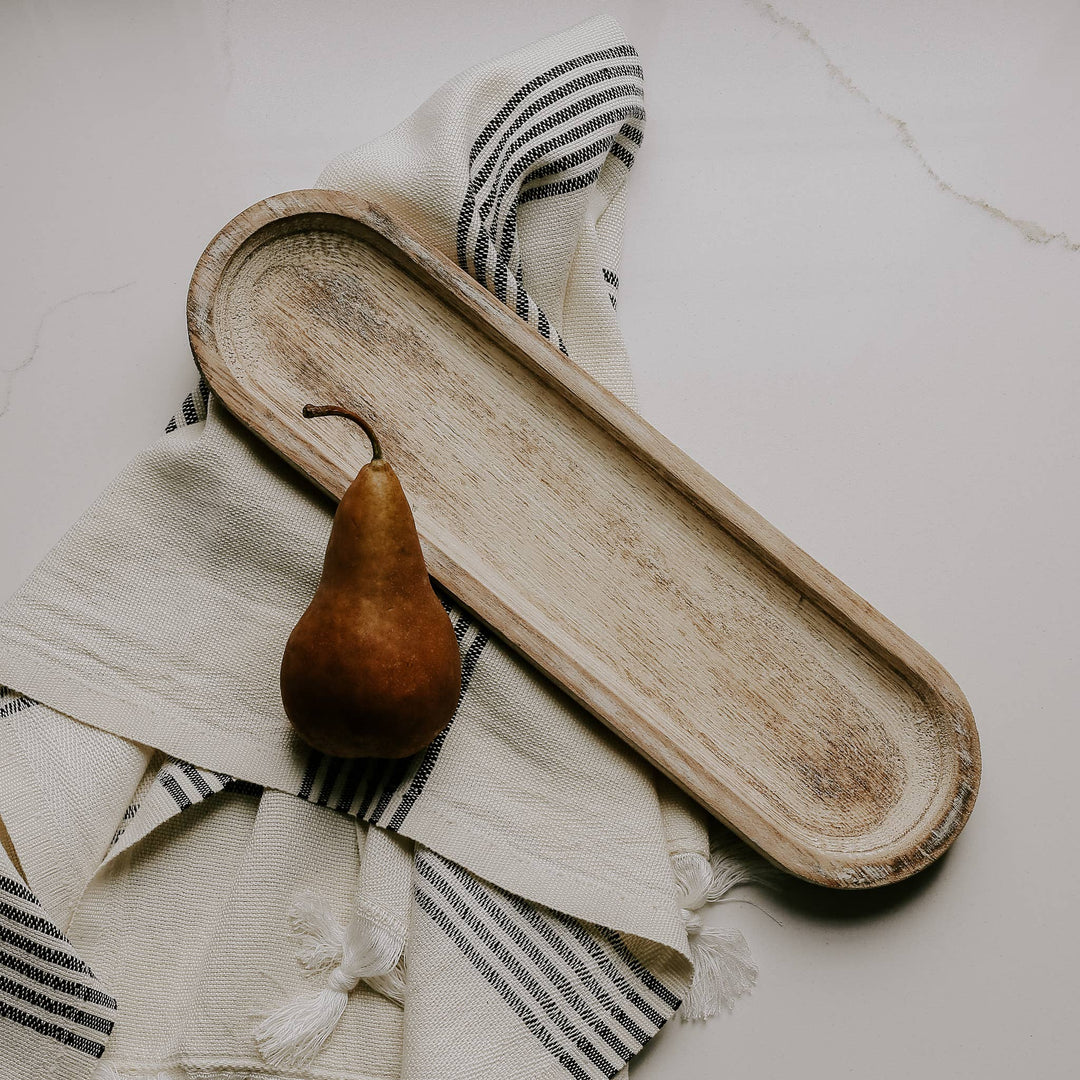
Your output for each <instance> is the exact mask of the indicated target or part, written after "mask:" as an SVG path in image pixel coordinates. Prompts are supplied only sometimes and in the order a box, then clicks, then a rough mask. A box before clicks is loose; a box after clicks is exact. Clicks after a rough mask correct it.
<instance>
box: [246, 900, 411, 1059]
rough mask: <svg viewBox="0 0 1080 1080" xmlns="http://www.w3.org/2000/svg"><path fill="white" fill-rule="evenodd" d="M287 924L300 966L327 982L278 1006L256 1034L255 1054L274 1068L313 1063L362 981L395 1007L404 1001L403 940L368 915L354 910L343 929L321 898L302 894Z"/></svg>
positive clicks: (365, 912)
mask: <svg viewBox="0 0 1080 1080" xmlns="http://www.w3.org/2000/svg"><path fill="white" fill-rule="evenodd" d="M289 921H290V924H291V927H292V931H293V936H294V938H295V939H297V941H298V949H297V957H298V959H299V961H300V964H301V966H302V967H303V968H305V969H306V970H307V971H308V972H310V973H313V974H316V973H325V974H326V975H327V982H326V986H325V987H324V988H323V989H322V990H318V991H316V992H315V993H304V994H301V995H299V996H298V997H296V998H295V999H294V1000H292V1001H290V1002H288V1003H286V1004H285V1005H282V1006H281V1008H279V1009H277V1010H276V1011H275V1012H273V1013H271V1014H270V1015H269V1016H268V1017H266V1019H265V1020H264V1021H263V1022H262V1023H261V1024H260V1025H259V1027H258V1028H257V1029H256V1031H255V1042H256V1044H257V1046H258V1047H259V1052H260V1053H261V1054H262V1056H263V1059H264V1060H265V1061H266V1062H267V1064H269V1065H272V1066H274V1067H275V1068H277V1067H281V1066H300V1065H306V1064H308V1063H309V1062H310V1061H312V1060H313V1059H314V1058H315V1056H316V1055H317V1054H318V1053H319V1051H320V1050H321V1049H322V1048H323V1045H324V1044H325V1043H326V1040H327V1039H329V1038H330V1036H331V1035H332V1034H333V1032H334V1029H335V1028H336V1027H337V1024H338V1021H339V1020H340V1019H341V1015H342V1013H344V1011H345V1006H346V1004H348V1001H349V995H350V994H351V993H352V992H353V991H354V990H355V989H356V988H357V986H359V985H360V983H361V982H366V983H367V984H368V986H370V987H371V988H372V989H373V990H376V991H378V992H379V993H381V994H383V995H384V996H386V997H388V998H390V999H391V1000H393V1001H396V1002H398V1003H399V1004H400V1003H401V1002H402V1001H404V997H405V978H404V973H403V971H402V968H401V959H402V950H403V946H404V935H403V934H401V933H398V932H395V931H394V930H392V929H390V928H389V927H388V926H386V925H384V924H383V923H382V922H381V921H379V919H378V918H376V917H374V916H373V914H372V913H371V912H368V911H365V910H361V911H358V912H357V913H356V915H354V917H353V920H352V922H350V923H349V925H348V926H347V927H346V926H343V925H342V924H341V923H340V921H339V920H338V919H337V918H336V916H335V915H334V913H333V911H332V910H331V909H330V906H329V904H327V902H326V901H325V900H324V899H322V897H319V896H317V895H315V894H313V893H306V894H304V895H303V896H300V897H298V898H297V900H296V901H295V903H294V905H293V908H292V911H291V912H290V915H289Z"/></svg>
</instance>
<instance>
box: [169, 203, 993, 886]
mask: <svg viewBox="0 0 1080 1080" xmlns="http://www.w3.org/2000/svg"><path fill="white" fill-rule="evenodd" d="M188 320H189V327H190V334H191V343H192V347H193V349H194V353H195V358H196V360H197V362H198V364H199V367H200V368H201V370H202V372H203V374H204V375H205V377H206V379H207V381H208V382H209V384H210V386H211V387H212V388H213V390H214V392H215V393H216V394H217V395H218V396H219V397H220V399H221V400H222V402H223V403H224V404H225V405H226V407H227V408H229V409H230V410H231V411H232V412H233V413H234V414H235V415H236V416H237V417H238V418H239V419H240V420H241V421H242V422H243V423H244V424H246V425H247V426H248V427H249V428H251V429H252V430H253V431H254V432H256V433H257V434H258V435H259V436H260V437H261V438H263V439H264V440H265V441H266V442H267V443H269V445H270V446H272V447H273V448H274V449H275V450H276V451H277V452H278V453H279V454H281V455H282V456H283V457H284V458H285V459H286V460H287V461H289V462H291V463H292V464H293V465H294V466H295V467H296V468H297V469H299V470H300V471H301V472H302V473H303V474H304V475H305V476H307V477H308V478H310V479H311V480H312V481H313V482H314V483H315V484H317V485H318V486H319V487H320V488H322V489H323V490H324V491H326V492H328V493H329V494H330V495H331V496H333V497H335V498H338V497H340V496H341V494H342V493H343V492H344V490H345V488H346V487H347V486H348V484H349V482H350V481H351V479H352V478H353V476H354V475H355V473H356V471H357V469H358V468H359V466H360V465H361V464H362V463H363V462H364V461H366V460H367V456H368V447H367V443H366V441H365V440H364V437H363V435H362V434H361V433H360V432H359V431H358V430H357V429H356V427H355V425H352V424H350V423H348V422H347V421H345V420H321V421H319V422H318V423H311V422H309V421H305V420H303V419H302V418H301V416H300V410H301V407H302V406H303V405H304V403H305V402H307V401H308V400H312V401H316V402H323V401H329V402H336V403H340V404H346V405H349V406H352V407H353V408H356V409H358V410H359V411H361V412H362V413H364V414H365V415H367V416H368V417H370V418H371V420H372V421H373V423H374V424H375V426H376V428H377V429H378V431H379V433H380V436H381V439H382V443H383V447H384V450H385V453H386V456H387V457H388V458H389V459H390V460H391V461H392V462H393V463H394V465H395V468H396V469H397V470H398V473H399V475H400V476H401V479H402V483H403V484H404V486H405V490H406V492H407V493H408V495H409V498H410V501H411V502H412V504H413V507H414V510H415V516H416V522H417V527H418V529H419V530H420V534H421V536H422V538H423V541H424V548H425V552H426V555H427V559H428V567H429V569H430V571H431V573H432V575H433V576H434V577H435V578H436V579H437V580H438V581H439V582H441V583H442V584H443V585H444V586H445V587H446V588H447V589H448V590H449V591H450V592H451V593H453V594H454V595H455V596H457V597H458V598H459V599H460V600H461V601H462V602H463V603H464V604H465V606H466V607H468V608H469V609H471V610H472V611H473V612H475V613H476V615H478V616H479V617H480V618H481V619H482V620H483V621H484V622H486V623H487V624H489V625H490V626H491V627H492V628H493V629H494V630H495V631H496V632H497V633H498V634H499V635H500V636H501V637H502V638H504V639H505V640H506V641H507V642H509V643H510V644H511V645H512V646H514V647H515V648H516V649H518V650H519V651H520V652H521V653H522V654H523V655H524V656H526V657H527V658H528V659H529V660H530V661H531V662H532V663H533V664H535V665H536V667H537V668H539V669H540V670H541V671H543V672H544V673H545V674H546V675H548V676H549V677H550V678H551V679H553V680H554V681H555V682H556V683H558V684H559V685H560V686H561V687H562V688H563V689H564V690H566V691H567V693H569V694H570V695H571V696H572V697H574V698H575V699H576V700H577V701H579V702H581V704H582V705H584V706H585V707H586V708H587V709H589V710H590V711H591V712H593V713H594V714H595V715H596V716H598V717H599V718H600V719H601V720H602V721H604V723H606V724H607V725H609V726H610V727H611V728H612V729H614V730H615V731H616V732H617V733H618V734H619V735H620V736H621V737H622V738H623V739H625V740H626V741H627V742H628V743H630V744H631V745H632V746H634V747H636V748H637V749H638V750H639V751H640V752H641V753H642V754H644V755H645V756H646V757H647V758H648V759H649V760H650V761H652V762H654V763H655V764H656V765H657V766H658V767H659V768H660V769H661V770H662V771H663V772H664V773H666V774H667V775H668V776H670V777H671V778H672V779H673V780H674V781H675V782H676V783H678V784H679V785H680V786H682V787H683V788H684V789H685V790H686V791H688V792H689V793H690V794H691V795H693V796H694V798H696V799H697V800H698V801H699V802H701V803H702V804H703V805H704V806H706V807H707V808H708V809H709V810H710V811H712V813H713V814H715V815H716V816H717V817H718V818H720V819H721V820H722V821H724V822H725V823H727V824H728V825H729V826H731V827H732V828H734V829H735V830H736V831H737V832H738V833H739V834H741V835H742V836H743V837H745V838H746V839H747V840H748V841H749V842H750V843H751V844H753V845H754V846H755V847H757V848H758V849H759V850H760V851H762V852H763V853H764V854H765V855H767V856H768V857H769V858H770V859H772V860H773V861H774V862H776V863H777V864H779V865H780V866H782V867H784V868H786V869H787V870H789V871H791V872H792V873H794V874H797V875H799V876H800V877H803V878H806V879H807V880H809V881H813V882H817V883H819V884H822V885H829V886H837V887H846V888H862V887H867V886H872V885H880V884H884V883H887V882H892V881H896V880H899V879H900V878H903V877H906V876H907V875H909V874H912V873H914V872H915V871H916V870H919V869H920V868H921V867H923V866H925V865H926V864H927V863H929V862H930V861H932V860H933V859H934V858H936V857H937V856H938V855H939V854H940V853H941V852H942V851H943V850H944V849H945V848H946V847H947V846H948V845H949V843H950V842H951V841H952V840H953V839H954V838H955V836H956V835H957V833H958V832H959V830H960V829H961V827H962V826H963V824H964V822H965V821H966V820H967V817H968V814H969V813H970V811H971V807H972V804H973V802H974V800H975V795H976V791H977V788H978V782H979V771H980V758H979V746H978V737H977V735H976V731H975V725H974V721H973V719H972V716H971V711H970V709H969V707H968V705H967V702H966V701H965V700H964V696H963V694H962V693H961V692H960V690H959V688H958V687H957V686H956V684H955V683H954V682H953V680H952V679H951V678H950V677H949V676H948V674H947V673H946V672H945V671H944V670H943V669H942V668H941V666H940V665H939V664H938V663H937V662H936V661H935V660H934V659H933V658H932V657H930V656H929V655H927V653H926V652H925V651H924V650H923V649H921V648H920V647H919V646H918V645H916V644H915V643H914V642H913V641H911V640H910V639H909V638H907V637H906V636H905V635H904V634H902V633H901V632H900V631H899V630H897V629H896V627H894V626H893V625H892V624H891V623H890V622H888V621H887V620H886V619H885V618H884V617H883V616H882V615H880V614H879V613H878V612H877V611H875V610H874V609H873V608H871V607H870V605H869V604H867V603H866V602H865V601H864V600H862V599H860V598H859V597H858V596H856V595H855V594H854V593H853V592H852V591H851V590H850V589H848V588H847V587H846V586H845V585H843V584H842V583H841V582H840V581H838V580H837V579H836V578H834V577H833V576H832V575H831V574H829V573H828V572H827V571H825V570H824V569H823V568H822V567H821V566H819V565H818V564H817V563H816V562H814V561H813V560H812V559H811V558H810V557H809V556H808V555H806V554H805V553H804V552H803V551H801V550H799V548H797V547H796V546H795V545H794V544H793V543H792V542H791V541H790V540H788V539H787V538H786V537H785V536H783V535H781V534H780V533H779V532H778V531H777V530H776V529H774V528H773V527H772V526H771V525H769V523H768V522H766V521H765V520H764V519H763V518H761V517H760V516H759V515H758V514H756V513H755V512H754V511H753V510H751V509H750V508H749V507H748V506H746V504H745V503H743V502H741V501H740V500H739V499H738V498H737V497H736V496H735V495H733V494H732V493H731V492H730V491H728V489H727V488H725V487H724V486H723V485H722V484H720V483H719V482H718V481H717V480H715V479H714V478H713V477H712V476H710V475H709V474H708V473H706V472H705V471H704V470H703V469H702V468H700V467H699V466H698V465H696V464H695V463H694V462H693V461H691V460H690V459H689V458H688V457H687V456H686V455H685V454H683V453H682V452H681V451H680V450H679V449H677V448H676V447H675V446H674V445H672V444H671V443H670V442H668V441H667V439H665V438H664V437H663V436H662V435H660V434H659V432H657V431H655V430H654V429H653V428H652V427H650V426H649V425H648V424H647V423H645V421H644V420H642V419H641V418H640V417H639V416H637V415H636V414H635V413H634V412H633V411H632V410H630V409H628V408H627V407H626V406H624V405H623V404H622V403H621V402H619V401H618V400H617V399H616V398H615V397H613V396H612V395H611V394H609V393H608V392H607V391H605V390H604V389H603V388H601V387H600V386H599V385H597V384H596V383H595V382H594V381H593V380H592V379H590V378H589V377H588V376H586V375H584V374H583V373H582V372H581V371H580V370H579V369H578V368H577V367H575V366H574V365H573V364H572V363H570V362H569V361H568V360H567V359H566V358H565V357H564V356H563V355H562V354H561V353H560V352H559V351H558V350H557V349H556V348H554V347H553V346H551V345H550V344H549V343H548V342H547V341H545V340H544V339H543V338H542V337H541V336H540V335H539V334H537V333H536V332H535V331H534V330H532V329H531V328H530V327H529V326H528V325H526V324H525V323H524V322H523V321H521V320H520V319H519V318H518V317H517V316H516V315H515V314H514V313H513V312H511V311H510V310H509V309H508V308H506V307H504V306H503V305H501V304H500V303H499V302H498V301H497V300H496V299H495V298H494V297H493V296H492V295H491V294H489V293H488V292H486V291H485V290H484V289H483V288H481V287H480V286H479V285H477V284H476V283H475V282H474V281H473V280H472V279H471V278H469V277H468V276H467V275H466V274H464V273H463V272H462V271H461V270H459V269H458V268H457V267H456V266H454V265H453V264H452V263H451V262H449V261H448V260H447V259H445V258H444V257H443V256H441V255H439V254H436V253H434V252H432V251H431V250H429V249H428V248H426V247H425V246H424V245H423V244H422V243H421V242H420V241H419V240H418V239H417V237H415V236H414V235H412V234H411V233H410V232H408V231H407V230H406V229H404V228H402V227H401V226H400V225H398V224H396V223H395V222H394V221H392V220H391V219H390V218H389V217H388V216H387V215H386V214H385V213H383V212H382V211H380V210H379V209H378V208H376V207H374V206H371V205H369V204H366V203H363V202H360V201H357V200H355V199H352V198H349V197H347V196H345V195H341V194H338V193H333V192H328V191H300V192H290V193H288V194H285V195H279V196H277V197H275V198H272V199H267V200H266V201H264V202H261V203H258V204H257V205H255V206H253V207H251V208H250V209H249V210H247V211H245V212H244V213H243V214H241V215H240V216H239V217H237V218H236V219H235V220H234V221H232V222H231V223H230V224H229V225H227V226H226V227H225V228H224V229H223V230H222V231H221V233H220V234H219V235H218V236H217V237H216V238H215V239H214V240H213V241H212V242H211V244H210V246H209V247H208V248H207V249H206V252H205V254H204V255H203V257H202V259H201V260H200V262H199V265H198V267H197V269H196V271H195V275H194V278H193V280H192V283H191V292H190V296H189V305H188Z"/></svg>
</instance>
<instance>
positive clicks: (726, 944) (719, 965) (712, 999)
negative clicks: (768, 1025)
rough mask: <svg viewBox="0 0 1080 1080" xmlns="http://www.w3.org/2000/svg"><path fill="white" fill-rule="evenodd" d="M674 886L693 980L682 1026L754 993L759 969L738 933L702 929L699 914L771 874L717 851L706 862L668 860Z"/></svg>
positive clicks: (733, 853)
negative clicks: (704, 908)
mask: <svg viewBox="0 0 1080 1080" xmlns="http://www.w3.org/2000/svg"><path fill="white" fill-rule="evenodd" d="M671 862H672V867H673V869H674V871H675V883H676V885H677V886H678V889H679V899H680V902H681V904H682V909H683V912H682V913H683V920H684V921H685V923H686V934H687V937H688V939H689V942H690V959H691V961H692V962H693V964H694V974H693V978H692V979H691V982H690V990H689V992H688V993H687V995H686V1000H685V1001H684V1002H683V1005H682V1010H681V1015H682V1018H683V1019H684V1020H705V1019H708V1017H710V1016H715V1015H716V1014H717V1013H718V1012H720V1010H721V1009H727V1010H729V1011H730V1010H731V1009H732V1008H733V1007H734V1005H735V1002H736V1001H737V1000H738V999H739V998H740V997H742V996H743V994H747V993H749V992H750V990H752V989H753V986H754V983H755V982H756V981H757V974H758V969H757V965H756V964H755V963H754V961H753V958H752V957H751V955H750V946H749V945H747V943H746V938H744V937H743V935H742V933H741V932H740V931H738V930H733V929H730V928H727V927H716V926H705V925H704V923H703V922H702V919H701V915H700V914H699V912H700V910H701V909H702V908H703V907H704V906H705V904H707V903H713V902H715V901H717V900H721V899H722V898H723V897H724V896H725V895H726V894H727V893H729V892H730V891H731V890H732V889H734V888H735V887H736V886H737V885H748V884H751V883H754V882H758V883H768V882H769V879H770V873H769V870H768V869H767V868H766V866H765V864H764V863H763V862H761V863H760V866H759V865H758V864H759V862H760V860H758V859H757V857H756V856H754V855H752V854H750V853H748V852H746V851H745V850H737V849H736V848H734V847H723V848H716V849H714V850H713V852H712V854H711V856H710V857H709V858H706V857H705V856H704V855H701V854H699V853H698V852H692V851H689V852H683V853H681V854H678V855H675V856H673V857H672V860H671Z"/></svg>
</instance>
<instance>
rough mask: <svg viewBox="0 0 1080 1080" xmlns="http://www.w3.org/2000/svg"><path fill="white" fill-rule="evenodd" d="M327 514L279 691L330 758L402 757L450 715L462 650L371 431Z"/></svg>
mask: <svg viewBox="0 0 1080 1080" xmlns="http://www.w3.org/2000/svg"><path fill="white" fill-rule="evenodd" d="M304 416H306V417H308V418H310V417H314V416H344V417H347V418H348V419H350V420H353V421H355V422H356V423H357V424H359V425H360V427H361V428H363V429H364V432H365V433H366V434H367V436H368V438H369V439H370V440H371V449H372V458H371V461H370V462H369V463H368V464H367V465H365V466H364V467H363V468H362V469H361V470H360V472H359V473H357V476H356V479H355V480H353V482H352V484H351V485H350V486H349V490H348V491H346V492H345V495H344V496H343V497H342V499H341V502H340V503H339V504H338V508H337V512H336V513H335V514H334V524H333V527H332V528H331V530H330V541H329V543H328V544H327V547H326V558H325V560H324V562H323V571H322V578H321V579H320V581H319V587H318V589H316V591H315V596H314V597H313V598H312V601H311V603H310V604H309V605H308V608H307V610H306V611H305V612H304V614H303V615H302V616H301V617H300V621H299V622H298V623H297V624H296V626H295V628H294V629H293V632H292V634H291V635H290V636H289V641H288V644H287V645H286V646H285V655H284V656H283V657H282V661H281V700H282V702H283V703H284V705H285V712H286V714H287V715H288V717H289V720H290V721H291V722H292V725H293V727H294V728H295V729H296V731H297V733H298V734H299V735H300V737H301V738H302V739H303V740H304V741H305V742H307V743H308V744H310V745H311V746H313V747H315V748H316V749H317V750H321V751H322V752H323V753H326V754H332V755H334V756H337V757H386V758H401V757H406V756H407V755H409V754H413V753H416V752H417V751H418V750H421V749H423V748H424V747H425V746H427V745H428V743H430V742H431V741H432V739H434V738H435V736H436V735H438V734H439V732H440V731H442V730H443V729H444V728H445V727H446V725H447V724H449V723H450V720H451V718H452V717H453V715H454V710H455V709H456V708H457V702H458V697H459V695H460V692H461V654H460V652H459V650H458V643H457V638H456V636H455V635H454V628H453V626H452V625H451V623H450V618H449V616H448V615H447V613H446V610H445V609H444V608H443V606H442V604H441V603H440V602H439V598H438V597H437V596H436V595H435V592H434V590H433V589H432V587H431V581H430V579H429V578H428V572H427V567H426V566H425V565H424V555H423V552H422V551H421V549H420V539H419V537H418V536H417V535H416V525H415V524H414V522H413V516H412V510H411V509H410V508H409V503H408V501H407V499H406V498H405V492H404V491H402V488H401V483H400V482H399V481H398V478H397V475H396V474H395V473H394V470H393V468H392V467H391V466H390V463H389V462H388V461H386V460H385V459H384V458H383V456H382V449H381V447H380V446H379V440H378V439H377V438H376V436H375V433H374V431H373V430H372V429H371V426H370V425H369V424H368V423H367V422H366V421H365V420H364V419H363V418H362V417H360V416H358V415H356V414H355V413H353V412H350V411H349V410H347V409H342V408H338V407H337V406H334V405H320V406H315V405H305V406H304Z"/></svg>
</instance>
